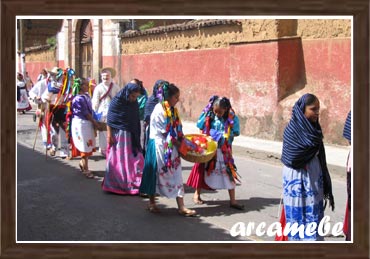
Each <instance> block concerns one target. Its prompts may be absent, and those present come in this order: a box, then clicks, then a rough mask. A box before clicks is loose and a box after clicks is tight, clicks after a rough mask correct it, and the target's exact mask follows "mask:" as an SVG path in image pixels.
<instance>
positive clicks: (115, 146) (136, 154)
mask: <svg viewBox="0 0 370 259" xmlns="http://www.w3.org/2000/svg"><path fill="white" fill-rule="evenodd" d="M140 90H141V88H140V86H139V85H137V84H134V83H128V84H127V85H126V86H125V87H124V88H123V89H121V90H120V91H119V92H118V93H117V95H116V96H115V97H113V99H112V102H111V103H110V105H109V109H108V115H107V144H108V146H107V167H106V171H105V177H104V181H103V183H102V188H103V190H104V191H109V192H114V193H117V194H130V195H137V194H138V193H139V187H140V183H141V176H142V172H143V167H144V156H143V153H142V148H141V146H140V120H139V104H138V102H137V97H138V96H139V95H140Z"/></svg>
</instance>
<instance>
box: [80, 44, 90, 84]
mask: <svg viewBox="0 0 370 259" xmlns="http://www.w3.org/2000/svg"><path fill="white" fill-rule="evenodd" d="M80 53H81V59H80V60H81V69H80V71H81V75H80V77H84V78H88V77H89V78H91V77H92V71H91V67H92V44H91V42H90V43H84V44H81V52H80Z"/></svg>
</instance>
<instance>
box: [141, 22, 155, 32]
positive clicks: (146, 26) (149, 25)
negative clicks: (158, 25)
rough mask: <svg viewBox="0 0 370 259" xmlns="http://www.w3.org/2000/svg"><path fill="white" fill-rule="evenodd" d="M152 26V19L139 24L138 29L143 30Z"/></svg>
mask: <svg viewBox="0 0 370 259" xmlns="http://www.w3.org/2000/svg"><path fill="white" fill-rule="evenodd" d="M153 27H154V22H153V21H150V22H147V23H145V24H143V25H141V26H140V27H139V30H140V31H143V30H147V29H151V28H153Z"/></svg>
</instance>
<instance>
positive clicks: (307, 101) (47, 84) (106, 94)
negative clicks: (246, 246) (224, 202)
mask: <svg viewBox="0 0 370 259" xmlns="http://www.w3.org/2000/svg"><path fill="white" fill-rule="evenodd" d="M115 75H116V71H115V70H114V69H113V68H110V67H106V68H102V69H101V70H100V76H101V81H102V82H101V83H100V84H98V85H96V86H95V83H93V82H94V81H93V80H91V79H87V78H83V77H78V76H77V75H76V74H75V71H74V70H73V69H71V68H65V69H63V68H58V67H54V68H51V69H43V70H42V71H41V73H40V76H39V78H38V79H37V82H36V83H35V84H34V85H33V84H32V87H31V88H30V89H28V88H27V82H26V80H25V79H24V77H23V75H22V74H21V73H18V74H17V111H18V112H20V113H25V112H26V111H29V110H31V105H30V100H32V101H33V102H34V103H35V104H37V109H36V111H35V116H36V118H37V119H38V120H37V127H38V130H39V131H40V132H41V140H42V143H43V147H44V149H45V150H46V151H47V152H48V153H47V154H48V155H50V156H56V153H57V151H59V157H61V158H63V159H72V158H74V157H80V162H79V167H80V170H81V172H82V174H83V175H84V176H86V178H88V179H94V172H93V171H91V170H90V169H89V163H88V162H89V157H90V156H91V155H92V154H93V153H94V152H99V153H100V155H101V156H102V157H103V158H104V159H105V160H106V163H105V164H106V167H105V175H104V180H103V182H102V184H101V188H102V190H103V191H105V192H112V193H116V194H121V195H143V196H145V197H148V198H149V203H148V206H147V209H148V211H149V212H151V213H160V212H161V209H159V208H158V206H157V201H156V196H162V197H167V198H174V199H176V202H177V205H178V208H177V209H178V213H179V215H181V216H186V217H194V216H198V213H197V212H196V211H195V210H193V209H190V208H188V207H187V206H185V204H184V195H185V192H184V179H183V176H182V167H181V159H182V158H183V159H184V154H183V152H184V145H188V146H187V148H189V144H188V143H187V139H186V137H185V136H184V133H183V130H182V123H181V114H180V113H179V110H178V109H177V108H176V104H177V103H178V102H179V100H180V94H181V86H177V85H175V84H174V83H171V82H168V81H166V80H157V81H156V82H155V84H154V87H153V92H152V95H151V96H150V97H149V98H148V95H147V91H146V89H145V87H144V85H143V82H142V81H140V80H139V79H136V78H135V79H132V80H130V81H129V82H127V84H125V86H124V87H122V88H121V87H119V86H118V85H117V84H116V83H115V82H114V78H115ZM31 82H32V80H31ZM183 98H186V97H183ZM205 101H206V100H205ZM199 114H200V116H199V119H198V121H197V122H196V126H197V127H198V128H199V131H200V134H201V135H203V136H205V137H207V138H208V139H211V140H212V141H214V142H215V143H216V149H215V150H214V154H213V156H212V157H211V158H210V159H208V160H207V161H202V162H195V163H194V166H193V168H192V170H191V174H190V176H189V178H188V179H187V181H186V182H185V184H186V185H188V186H189V187H191V188H193V189H194V194H193V202H194V204H198V205H199V204H204V200H203V199H202V197H201V191H202V189H206V190H221V189H225V190H228V193H229V200H230V203H229V206H230V208H232V209H235V210H240V211H243V210H244V209H245V205H244V204H242V203H240V202H238V201H237V200H236V197H235V192H236V187H237V185H238V184H240V176H239V173H238V171H239V170H238V168H237V165H236V164H235V161H234V158H233V152H232V145H233V143H234V142H235V141H237V136H239V135H240V126H239V117H238V115H237V111H235V110H234V109H233V107H232V104H231V101H230V99H229V97H227V96H217V95H213V96H211V97H210V99H209V101H208V104H207V105H206V107H205V108H204V109H203V110H202V111H199ZM319 115H320V101H319V98H318V97H317V96H315V95H314V94H312V93H306V94H304V95H302V96H301V97H300V98H299V99H298V100H297V101H296V103H295V104H294V106H293V107H292V116H291V119H290V121H289V123H288V125H287V126H286V128H285V131H284V135H283V150H282V157H281V161H282V164H283V168H282V192H283V208H282V218H281V221H282V224H287V223H289V224H294V223H298V224H302V225H304V227H305V228H306V227H309V226H311V225H312V224H316V225H319V222H320V221H321V219H322V218H323V216H324V212H325V208H326V207H330V208H331V209H332V210H334V208H335V202H334V196H333V193H332V184H333V183H332V181H331V177H330V173H329V170H328V168H327V163H326V157H325V145H324V143H323V136H324V134H323V131H322V129H321V126H320V123H319ZM348 118H349V119H348ZM348 118H347V121H346V124H345V130H344V132H345V133H344V137H345V138H346V139H347V140H348V141H349V142H350V141H351V133H350V129H351V126H350V123H351V121H350V118H351V117H350V113H349V115H348ZM97 138H98V141H96V140H97ZM190 144H194V143H190ZM195 146H196V148H198V147H197V144H195ZM185 149H186V148H185ZM350 155H351V154H350ZM350 155H349V159H348V161H347V165H348V166H347V171H348V175H349V178H348V179H350V173H351V164H350V161H351V158H350ZM350 184H351V183H350V182H349V184H348V188H349V191H348V203H347V204H348V206H347V208H343V211H344V210H346V213H347V214H346V215H347V217H349V214H348V213H350V209H351V208H350V199H351V197H350ZM347 217H346V219H347ZM346 226H347V229H346V240H350V230H348V229H350V227H351V226H350V224H349V221H348V219H347V225H346ZM276 240H291V241H322V240H323V237H322V236H320V235H318V234H315V235H309V236H304V237H303V238H302V237H300V236H298V234H297V235H288V236H286V237H284V238H281V237H277V238H276Z"/></svg>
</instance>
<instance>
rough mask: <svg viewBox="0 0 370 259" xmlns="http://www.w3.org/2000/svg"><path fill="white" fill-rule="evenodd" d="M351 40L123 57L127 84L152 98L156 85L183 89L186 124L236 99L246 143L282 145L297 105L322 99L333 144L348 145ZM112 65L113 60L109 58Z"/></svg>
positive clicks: (283, 42)
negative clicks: (223, 99)
mask: <svg viewBox="0 0 370 259" xmlns="http://www.w3.org/2000/svg"><path fill="white" fill-rule="evenodd" d="M350 47H351V45H350V39H321V40H303V41H302V40H301V39H300V38H294V39H284V40H279V41H267V42H256V43H248V44H238V45H231V46H230V47H229V48H222V49H208V50H189V51H178V52H170V53H151V54H140V55H124V56H122V61H121V63H122V69H121V73H122V74H121V76H122V81H123V83H126V82H128V81H129V80H130V79H131V78H134V77H136V78H139V79H141V80H142V81H143V82H144V85H145V87H146V88H147V90H148V91H149V92H151V90H152V86H153V84H154V82H155V81H156V80H157V79H166V80H168V81H170V82H173V83H175V84H176V85H178V86H179V87H180V89H181V103H180V104H179V108H180V111H181V114H182V117H183V118H184V119H190V120H194V121H195V120H196V119H197V118H198V116H199V114H200V112H201V111H202V109H203V108H204V106H205V105H206V103H207V101H208V99H209V97H210V96H211V95H213V94H217V95H224V96H227V97H229V98H230V99H231V101H232V105H233V106H234V108H235V110H236V112H237V113H238V114H239V117H240V119H241V128H242V133H243V134H245V135H248V136H254V137H260V138H266V139H281V137H282V131H283V129H284V127H285V125H286V123H287V121H288V120H289V118H290V112H291V108H292V105H293V104H294V102H295V101H296V100H297V99H298V98H299V97H300V96H301V95H302V94H304V93H306V92H311V93H313V94H315V95H317V96H318V97H319V99H320V101H321V106H322V119H321V120H322V122H321V124H322V126H323V130H324V135H325V139H326V141H327V142H331V143H337V144H341V143H342V144H344V143H345V142H344V140H342V137H341V133H342V132H341V131H342V129H343V123H344V120H345V117H346V114H347V112H348V110H349V109H350V103H351V90H350V89H351V88H350V71H351V63H350V62H351V48H350ZM104 60H105V61H106V64H107V65H108V64H109V57H104Z"/></svg>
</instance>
